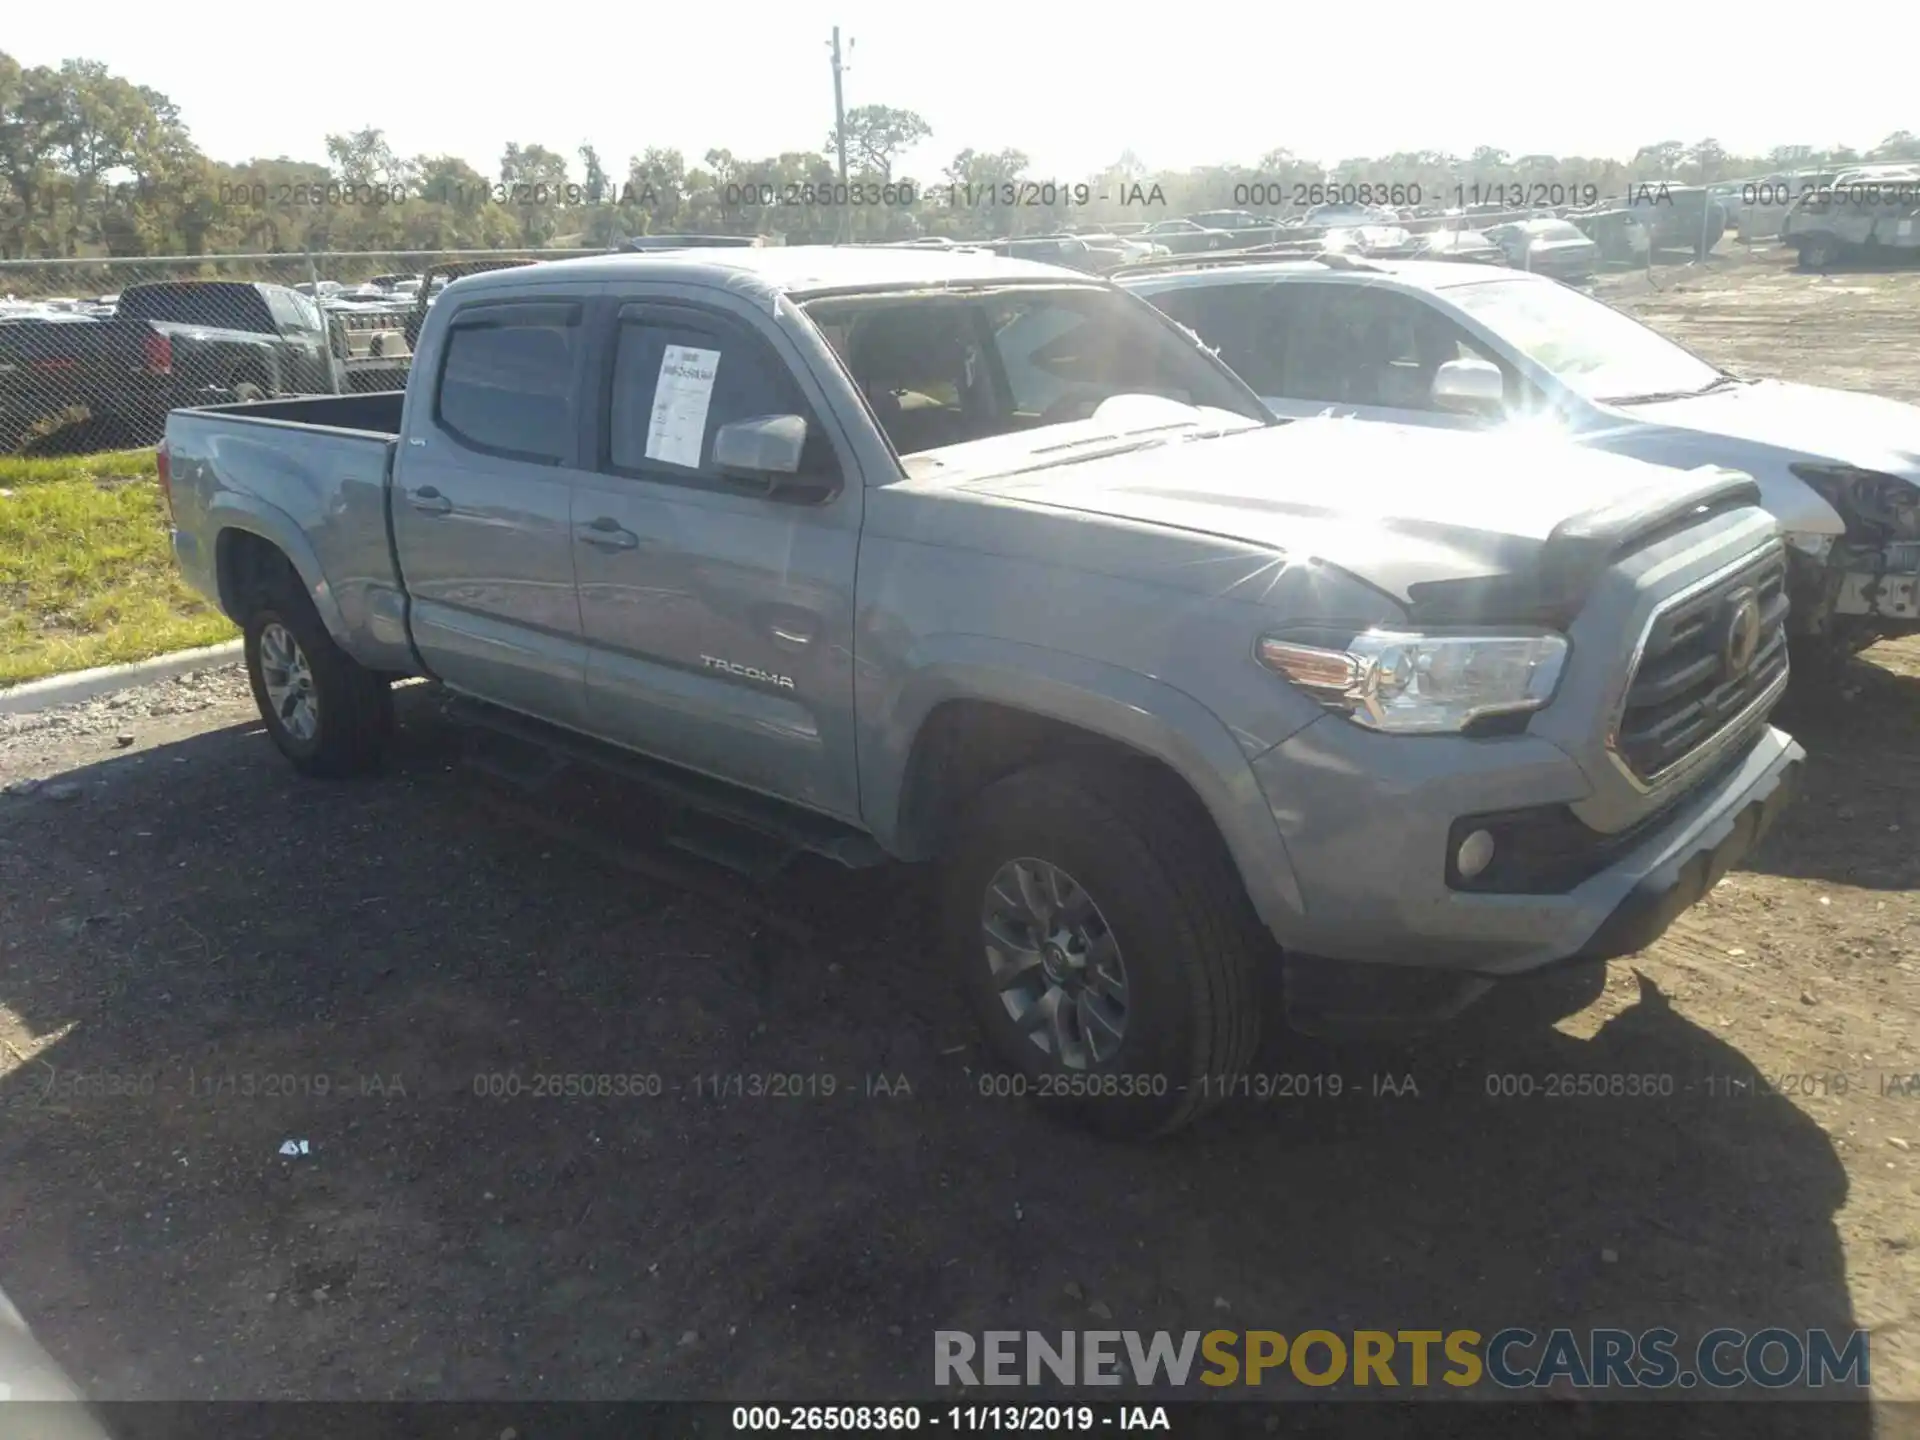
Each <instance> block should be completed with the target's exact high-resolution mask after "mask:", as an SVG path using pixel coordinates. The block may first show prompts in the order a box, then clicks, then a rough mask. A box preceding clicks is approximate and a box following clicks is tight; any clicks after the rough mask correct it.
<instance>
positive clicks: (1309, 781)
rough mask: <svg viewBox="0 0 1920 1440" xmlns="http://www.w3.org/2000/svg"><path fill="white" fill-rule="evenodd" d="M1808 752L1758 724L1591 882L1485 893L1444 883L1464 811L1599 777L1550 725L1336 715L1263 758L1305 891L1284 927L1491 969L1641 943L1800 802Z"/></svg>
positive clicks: (1431, 962)
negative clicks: (1450, 724)
mask: <svg viewBox="0 0 1920 1440" xmlns="http://www.w3.org/2000/svg"><path fill="white" fill-rule="evenodd" d="M1805 758H1806V754H1805V751H1803V750H1802V749H1801V748H1800V746H1799V745H1798V744H1797V743H1796V742H1795V741H1794V740H1793V739H1791V738H1790V737H1789V736H1787V735H1786V734H1784V733H1782V732H1781V731H1779V730H1776V729H1774V728H1772V727H1771V726H1768V725H1761V726H1759V727H1758V728H1757V730H1756V731H1755V733H1754V734H1753V736H1752V737H1751V738H1749V739H1745V740H1742V741H1741V742H1740V743H1739V745H1738V747H1737V753H1736V752H1735V751H1733V750H1730V751H1729V753H1728V755H1727V758H1726V759H1725V760H1724V761H1722V762H1720V763H1718V764H1716V766H1715V772H1714V775H1713V776H1712V778H1710V779H1708V780H1705V781H1702V782H1701V783H1699V784H1698V785H1697V786H1695V787H1694V788H1693V789H1692V790H1690V791H1688V792H1686V793H1685V794H1683V795H1682V796H1681V797H1679V798H1678V799H1677V800H1676V801H1674V802H1672V803H1671V804H1670V805H1669V806H1668V808H1667V809H1666V810H1664V811H1663V812H1662V813H1661V815H1660V816H1659V818H1658V820H1657V821H1655V822H1652V823H1650V824H1649V825H1648V826H1647V828H1646V833H1645V834H1644V835H1642V836H1640V837H1638V838H1637V839H1636V840H1635V841H1634V843H1633V844H1632V845H1631V846H1629V847H1628V848H1626V849H1624V850H1622V851H1621V852H1620V853H1618V854H1616V855H1612V856H1610V857H1609V861H1608V863H1607V864H1606V865H1605V866H1604V868H1601V869H1599V870H1598V871H1597V872H1595V873H1593V874H1592V875H1590V876H1589V877H1588V878H1586V879H1584V880H1583V881H1581V882H1580V883H1579V884H1577V885H1575V886H1573V887H1572V888H1570V889H1568V890H1566V891H1564V892H1562V893H1557V894H1511V893H1485V892H1473V891H1467V890H1462V889H1456V888H1453V887H1451V886H1449V884H1448V883H1447V877H1446V855H1447V851H1448V835H1449V830H1450V828H1451V827H1452V824H1453V822H1454V821H1455V820H1456V819H1458V818H1459V817H1461V816H1465V815H1474V814H1480V813H1485V812H1492V811H1499V810H1503V809H1515V810H1518V809H1522V808H1526V807H1533V806H1543V805H1556V804H1572V803H1573V802H1576V801H1578V800H1580V799H1582V798H1584V797H1585V795H1586V794H1587V790H1588V786H1587V782H1586V779H1585V777H1584V776H1583V775H1582V773H1581V771H1580V770H1579V768H1578V766H1576V765H1575V764H1574V762H1573V761H1572V760H1571V759H1570V758H1569V757H1568V756H1567V755H1566V753H1565V752H1564V751H1562V750H1560V749H1559V748H1558V747H1556V746H1554V745H1552V744H1550V743H1549V742H1547V741H1546V740H1544V739H1541V738H1539V737H1537V736H1530V735H1523V736H1515V737H1511V738H1509V739H1506V740H1498V741H1473V740H1464V739H1462V740H1455V739H1453V738H1451V737H1446V738H1443V737H1421V738H1419V739H1408V738H1398V737H1391V736H1382V735H1376V734H1372V733H1370V732H1367V731H1365V730H1362V729H1361V728H1360V727H1358V726H1355V725H1351V724H1348V723H1347V722H1346V721H1344V720H1342V719H1340V718H1338V717H1334V716H1329V717H1328V718H1327V719H1326V720H1323V721H1318V722H1316V723H1314V724H1312V725H1309V726H1308V727H1307V728H1306V729H1305V730H1303V731H1301V732H1300V733H1299V734H1298V735H1296V736H1294V737H1293V738H1292V739H1290V740H1288V741H1286V742H1284V743H1283V744H1281V745H1278V746H1275V747H1274V748H1273V749H1272V750H1270V751H1268V752H1267V753H1266V754H1264V755H1262V756H1261V757H1259V759H1257V760H1256V761H1255V762H1254V767H1253V768H1254V773H1255V775H1256V777H1257V778H1258V780H1259V783H1260V785H1261V788H1262V789H1263V790H1264V791H1265V793H1266V796H1267V799H1268V802H1269V804H1270V805H1271V807H1272V809H1273V813H1274V817H1275V821H1276V823H1277V824H1278V825H1279V827H1280V830H1281V834H1282V837H1283V838H1284V840H1285V842H1286V847H1287V851H1288V853H1289V855H1290V856H1291V858H1292V860H1293V864H1294V869H1295V873H1296V878H1297V880H1298V882H1299V887H1300V893H1301V898H1302V901H1303V902H1304V913H1303V914H1300V915H1295V916H1291V917H1287V920H1286V924H1285V933H1282V931H1281V930H1280V929H1279V928H1276V931H1275V934H1276V938H1277V939H1278V940H1279V941H1280V943H1281V945H1282V946H1283V947H1284V948H1286V949H1288V950H1291V951H1294V952H1296V953H1302V954H1307V955H1312V956H1316V957H1322V958H1325V959H1329V960H1351V961H1362V962H1371V963H1376V964H1387V965H1397V966H1409V967H1416V968H1422V969H1439V970H1449V971H1453V972H1456V973H1458V974H1463V975H1477V976H1483V977H1487V978H1499V977H1502V976H1508V975H1518V974H1523V973H1526V972H1528V971H1532V970H1537V969H1539V968H1541V967H1542V966H1546V965H1552V964H1555V963H1557V962H1560V961H1565V960H1576V959H1602V958H1610V957H1612V956H1617V955H1625V954H1631V953H1633V952H1634V951H1635V950H1638V949H1642V948H1644V947H1645V946H1647V945H1649V944H1651V943H1652V942H1653V941H1654V940H1655V939H1657V938H1658V937H1659V935H1660V934H1661V933H1662V932H1663V931H1664V930H1665V929H1666V928H1667V926H1668V925H1670V924H1671V923H1672V922H1673V919H1674V917H1675V916H1677V915H1679V914H1680V912H1681V911H1683V910H1685V909H1686V908H1687V907H1688V906H1690V905H1692V904H1693V903H1694V902H1695V901H1697V900H1698V899H1699V898H1700V897H1701V896H1702V895H1703V894H1705V893H1706V891H1707V890H1708V889H1709V888H1711V887H1712V885H1713V884H1714V883H1716V882H1717V881H1718V880H1719V879H1720V877H1721V876H1722V875H1723V874H1725V873H1726V871H1727V870H1728V869H1729V868H1731V867H1733V866H1735V865H1737V864H1739V863H1740V861H1741V860H1742V859H1743V858H1744V857H1745V856H1746V854H1747V853H1748V851H1749V850H1751V849H1752V847H1753V846H1754V844H1755V843H1756V842H1757V841H1758V839H1759V837H1760V835H1761V834H1762V833H1764V831H1765V829H1766V827H1767V826H1768V825H1769V824H1771V823H1772V820H1773V818H1774V816H1775V815H1777V814H1778V813H1779V811H1780V809H1781V807H1782V806H1783V805H1784V804H1785V803H1786V802H1787V800H1788V799H1789V798H1790V796H1791V794H1792V791H1793V789H1794V786H1795V784H1796V782H1797V780H1798V778H1799V774H1800V771H1801V767H1802V765H1803V764H1804V761H1805Z"/></svg>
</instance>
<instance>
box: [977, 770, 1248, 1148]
mask: <svg viewBox="0 0 1920 1440" xmlns="http://www.w3.org/2000/svg"><path fill="white" fill-rule="evenodd" d="M944 891H945V894H944V900H943V908H944V915H943V929H944V932H945V936H946V939H947V942H948V944H949V946H950V949H951V955H952V963H953V965H954V967H955V970H956V972H957V974H958V977H959V980H960V984H961V986H962V988H963V990H964V991H965V993H966V995H967V998H968V1001H969V1003H970V1004H971V1005H972V1007H973V1009H974V1012H975V1015H976V1017H977V1019H978V1020H979V1022H980V1025H981V1028H982V1030H983V1032H984V1035H985V1038H986V1040H987V1043H988V1046H989V1049H990V1050H991V1052H992V1054H993V1056H994V1058H995V1060H996V1061H997V1062H998V1063H999V1066H1000V1067H1001V1069H1000V1073H998V1074H993V1075H986V1076H982V1077H981V1081H980V1083H981V1085H982V1088H983V1092H985V1091H991V1093H992V1094H993V1095H995V1096H999V1095H1008V1096H1013V1095H1022V1096H1026V1097H1028V1098H1030V1099H1033V1100H1035V1101H1037V1102H1039V1103H1040V1104H1041V1105H1042V1106H1043V1107H1044V1108H1046V1109H1048V1110H1050V1111H1052V1112H1054V1113H1056V1114H1058V1115H1060V1116H1062V1117H1064V1118H1067V1119H1070V1120H1072V1121H1073V1122H1075V1123H1078V1124H1081V1125H1083V1126H1085V1127H1087V1128H1089V1129H1092V1130H1095V1131H1098V1132H1100V1133H1102V1134H1107V1135H1114V1136H1128V1137H1146V1136H1152V1135H1161V1134H1166V1133H1168V1132H1170V1131H1173V1130H1176V1129H1179V1128H1180V1127H1181V1126H1183V1125H1186V1124H1187V1123H1189V1122H1190V1121H1192V1120H1193V1119H1194V1118H1196V1117H1197V1116H1198V1115H1200V1114H1201V1113H1202V1112H1203V1111H1205V1110H1207V1109H1209V1108H1211V1106H1212V1105H1213V1104H1214V1103H1216V1102H1217V1101H1218V1100H1219V1099H1220V1098H1221V1097H1222V1095H1223V1094H1224V1093H1225V1092H1226V1091H1227V1089H1228V1088H1229V1087H1230V1083H1231V1077H1233V1076H1235V1075H1238V1074H1240V1073H1242V1072H1243V1071H1244V1070H1245V1068H1246V1066H1247V1065H1248V1064H1249V1063H1250V1062H1251V1060H1252V1058H1253V1054H1254V1051H1255V1048H1256V1046H1257V1044H1258V1041H1259V1034H1260V1015H1259V988H1258V983H1257V981H1258V974H1257V969H1258V964H1259V961H1260V959H1261V958H1262V957H1263V956H1266V955H1269V954H1271V953H1272V945H1271V941H1270V940H1269V939H1268V938H1267V937H1266V935H1265V932H1264V930H1263V929H1262V928H1261V926H1260V923H1259V920H1258V918H1257V917H1256V916H1255V915H1254V913H1253V908H1252V905H1251V904H1250V903H1249V901H1248V900H1247V897H1246V893H1245V890H1244V889H1243V887H1242V886H1241V883H1240V877H1239V875H1238V873H1237V872H1236V870H1235V869H1234V866H1233V862H1232V860H1231V858H1230V856H1229V855H1228V854H1227V851H1226V847H1225V846H1224V845H1223V844H1222V843H1221V841H1220V838H1219V836H1218V834H1217V833H1216V832H1215V831H1214V829H1213V826H1212V824H1211V822H1210V821H1209V820H1208V818H1207V817H1206V815H1205V813H1204V812H1202V811H1201V810H1200V809H1199V807H1198V805H1197V803H1196V802H1194V801H1193V799H1192V798H1191V796H1190V795H1188V794H1186V793H1185V792H1184V790H1183V789H1182V788H1180V787H1178V786H1177V785H1176V784H1174V783H1172V782H1171V781H1169V780H1168V779H1167V778H1166V777H1164V776H1163V775H1161V774H1160V773H1159V772H1158V771H1156V770H1154V769H1153V768H1152V767H1150V766H1146V765H1132V764H1125V763H1120V764H1111V763H1108V764H1089V763H1087V762H1084V761H1063V762H1052V763H1046V764H1041V765H1037V766H1034V767H1033V768H1031V769H1027V770H1022V771H1019V772H1017V773H1015V774H1013V775H1010V776H1008V777H1006V778H1005V779H1002V780H1000V781H997V782H996V783H994V784H993V785H991V786H989V787H988V788H987V789H986V790H985V791H983V792H982V793H981V794H980V795H979V796H978V797H977V798H976V800H975V801H974V803H973V805H972V806H971V808H970V809H969V811H968V813H967V815H966V817H965V819H964V821H963V822H962V826H961V830H960V834H959V836H958V840H957V843H956V845H955V846H954V849H953V852H952V854H951V856H950V858H949V861H948V864H947V868H946V876H945V886H944Z"/></svg>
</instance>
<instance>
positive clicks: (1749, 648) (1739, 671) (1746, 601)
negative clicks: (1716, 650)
mask: <svg viewBox="0 0 1920 1440" xmlns="http://www.w3.org/2000/svg"><path fill="white" fill-rule="evenodd" d="M1759 652H1760V599H1759V597H1758V596H1757V595H1755V594H1754V593H1753V591H1751V590H1736V591H1735V592H1734V593H1733V594H1732V595H1731V596H1730V597H1728V600H1727V628H1726V636H1725V639H1724V640H1722V642H1721V646H1720V663H1721V665H1722V667H1723V668H1724V669H1725V671H1726V675H1727V678H1728V679H1729V680H1738V679H1739V678H1740V677H1741V676H1743V675H1745V674H1746V673H1747V671H1749V670H1751V669H1752V668H1753V657H1754V656H1755V655H1757V654H1758V653H1759Z"/></svg>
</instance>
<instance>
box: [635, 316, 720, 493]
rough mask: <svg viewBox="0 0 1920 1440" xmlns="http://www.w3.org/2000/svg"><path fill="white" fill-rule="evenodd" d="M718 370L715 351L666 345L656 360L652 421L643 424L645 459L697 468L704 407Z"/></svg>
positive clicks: (704, 432)
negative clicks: (663, 351) (645, 438)
mask: <svg viewBox="0 0 1920 1440" xmlns="http://www.w3.org/2000/svg"><path fill="white" fill-rule="evenodd" d="M719 371H720V352H719V351H718V350H699V349H695V348H694V347H693V346H691V345H669V346H667V350H666V354H664V355H662V356H661V357H660V382H659V384H658V385H656V386H655V387H654V391H653V418H652V420H651V421H650V422H649V423H648V425H647V458H648V459H649V460H664V461H666V462H667V463H668V464H669V465H684V466H686V467H687V468H688V469H689V470H697V469H699V468H700V448H701V445H702V444H703V443H704V442H705V440H706V435H707V407H708V406H709V405H710V404H712V402H713V377H714V376H715V375H717V374H718V373H719Z"/></svg>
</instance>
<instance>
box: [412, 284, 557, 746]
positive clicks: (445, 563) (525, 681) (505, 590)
mask: <svg viewBox="0 0 1920 1440" xmlns="http://www.w3.org/2000/svg"><path fill="white" fill-rule="evenodd" d="M590 298H591V297H590V295H589V294H587V293H584V292H583V293H582V294H580V295H577V296H576V295H555V296H554V297H553V298H551V299H547V298H542V299H539V300H511V301H504V300H503V301H482V302H479V303H469V304H467V305H465V306H463V307H462V308H461V309H460V311H459V313H457V314H456V315H455V316H454V318H453V321H452V323H451V325H450V326H449V328H448V329H447V330H445V331H444V332H442V334H441V337H440V340H439V343H438V344H437V345H436V346H434V347H432V348H431V353H428V354H425V355H423V356H421V357H420V363H421V364H423V365H425V366H427V367H429V373H428V374H427V375H424V376H420V377H417V378H416V381H415V384H414V385H413V387H412V389H411V391H410V392H409V395H408V404H407V410H406V415H407V422H406V432H405V434H403V435H402V436H401V443H400V449H399V454H398V457H397V459H396V461H395V490H394V496H393V500H392V504H393V531H394V542H395V546H396V548H397V550H398V552H399V559H400V573H401V575H402V576H403V577H404V579H405V581H406V585H407V592H408V595H409V597H410V600H411V607H412V608H411V622H412V628H413V637H414V643H415V645H416V646H417V647H418V649H419V651H420V656H421V658H422V659H423V660H424V661H425V662H426V664H427V667H428V669H429V670H431V671H432V673H433V674H434V675H436V676H438V677H439V678H440V679H441V680H443V681H445V682H446V683H447V684H448V685H449V686H451V687H452V688H454V689H456V690H463V691H466V692H468V693H470V694H474V695H478V696H480V697H482V698H484V699H487V700H492V701H495V702H496V703H498V704H501V705H505V706H507V707H508V708H510V709H513V710H518V711H520V712H522V713H524V714H528V715H533V716H537V717H539V718H541V719H545V720H551V721H554V722H556V723H558V724H562V725H571V726H575V727H582V726H583V725H584V723H585V708H586V649H585V646H584V644H583V642H582V639H581V630H580V603H579V598H578V596H577V594H576V593H575V589H574V551H575V549H576V546H575V544H574V538H573V491H574V485H575V482H576V480H577V479H578V478H579V477H578V469H577V465H578V456H579V453H580V448H581V443H582V433H581V432H582V429H583V426H582V418H583V417H582V413H581V412H582V407H581V405H580V403H579V401H578V398H577V397H579V396H580V395H581V393H582V385H583V381H584V376H585V355H586V345H585V337H586V315H587V305H588V301H589V299H590ZM441 303H442V304H445V303H447V302H445V301H442V302H441ZM422 382H425V383H422Z"/></svg>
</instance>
